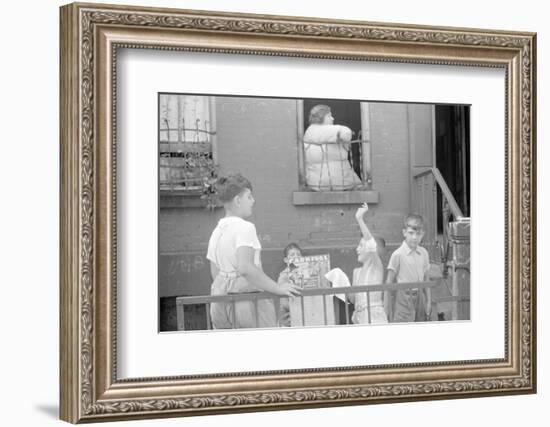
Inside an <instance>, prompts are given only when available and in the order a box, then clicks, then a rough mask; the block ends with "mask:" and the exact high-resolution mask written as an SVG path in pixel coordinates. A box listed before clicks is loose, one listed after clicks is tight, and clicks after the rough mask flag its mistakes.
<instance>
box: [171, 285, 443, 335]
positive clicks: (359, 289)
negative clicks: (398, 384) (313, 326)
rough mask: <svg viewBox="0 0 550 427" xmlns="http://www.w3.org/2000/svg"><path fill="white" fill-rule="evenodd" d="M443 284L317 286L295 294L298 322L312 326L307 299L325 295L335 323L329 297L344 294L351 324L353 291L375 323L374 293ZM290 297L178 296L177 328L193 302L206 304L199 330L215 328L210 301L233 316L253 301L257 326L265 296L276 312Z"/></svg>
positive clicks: (258, 294) (326, 319) (326, 320)
mask: <svg viewBox="0 0 550 427" xmlns="http://www.w3.org/2000/svg"><path fill="white" fill-rule="evenodd" d="M438 285H440V282H439V281H430V282H411V283H393V284H380V285H367V286H348V287H334V288H317V289H303V290H302V293H301V295H299V296H295V297H291V298H296V299H298V300H299V301H300V305H301V319H299V320H301V322H298V323H299V324H301V325H304V326H308V324H307V322H306V318H305V299H306V298H308V297H316V296H322V297H323V319H324V324H325V325H329V324H335V323H330V322H329V319H330V318H334V316H332V315H331V313H328V311H327V310H328V307H329V306H331V304H329V303H328V300H327V298H328V297H337V296H342V295H343V296H344V297H343V299H344V301H343V302H344V311H345V323H344V324H346V325H347V324H349V319H350V305H351V301H350V298H349V294H360V293H366V296H367V310H368V323H369V324H370V323H371V316H370V309H368V308H370V307H371V294H372V293H373V292H382V293H389V295H392V293H394V292H396V291H399V290H412V289H425V288H434V287H436V286H438ZM283 298H289V297H284V296H279V295H274V294H271V293H268V292H250V293H242V294H228V295H215V296H213V295H204V296H202V295H201V296H187V297H177V298H176V313H177V328H178V330H186V328H185V324H186V318H185V312H186V310H185V307H186V306H191V305H195V306H196V305H203V306H204V307H205V311H206V327H205V328H201V329H199V330H204V329H206V330H209V329H212V321H211V319H210V304H212V303H227V304H232V305H233V310H232V312H233V316H235V312H236V310H235V304H236V303H237V302H241V301H248V302H253V303H254V307H255V317H256V326H255V327H258V326H257V325H258V301H259V300H261V299H272V300H273V301H274V306H275V312H276V313H279V307H280V302H281V299H283ZM388 307H389V308H390V312H389V313H387V314H388V318H389V319H391V318H392V317H393V313H392V310H393V308H392V307H393V301H390V302H389V304H388ZM232 323H233V325H235V324H236V322H235V319H234V318H233V322H232ZM234 327H235V326H234Z"/></svg>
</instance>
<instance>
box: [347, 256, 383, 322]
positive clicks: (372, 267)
mask: <svg viewBox="0 0 550 427" xmlns="http://www.w3.org/2000/svg"><path fill="white" fill-rule="evenodd" d="M383 281H384V267H383V265H382V262H381V261H380V259H379V258H378V259H377V258H374V257H373V258H372V259H370V260H369V261H368V262H366V263H365V264H364V265H363V267H360V268H356V269H354V270H353V284H352V286H365V285H380V284H382V283H383ZM369 302H370V305H369ZM369 312H370V319H369ZM369 320H370V321H369ZM351 321H352V322H353V323H357V324H368V323H388V317H387V316H386V311H385V310H384V299H383V293H382V291H374V292H369V296H368V297H367V293H366V292H360V293H357V294H355V310H354V311H353V315H352V317H351Z"/></svg>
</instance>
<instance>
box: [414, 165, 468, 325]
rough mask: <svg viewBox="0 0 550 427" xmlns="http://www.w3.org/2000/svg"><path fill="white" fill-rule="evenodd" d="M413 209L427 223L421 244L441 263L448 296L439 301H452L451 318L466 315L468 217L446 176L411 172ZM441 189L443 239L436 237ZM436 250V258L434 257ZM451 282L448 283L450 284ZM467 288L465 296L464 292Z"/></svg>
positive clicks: (435, 172) (437, 172) (436, 171)
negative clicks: (413, 189) (438, 194)
mask: <svg viewBox="0 0 550 427" xmlns="http://www.w3.org/2000/svg"><path fill="white" fill-rule="evenodd" d="M414 184H415V185H414V188H415V192H414V194H413V196H414V198H415V204H416V206H415V207H416V210H417V212H418V213H419V214H420V215H422V217H423V218H424V220H425V223H426V224H430V225H432V226H431V227H425V236H424V240H423V241H424V245H425V246H426V247H427V248H428V249H429V251H430V249H431V251H430V252H431V256H432V259H434V260H435V261H436V262H438V263H440V264H441V265H442V266H443V278H444V281H445V283H446V284H447V287H448V290H449V292H450V294H451V296H449V297H446V298H442V299H441V300H440V302H451V303H452V319H453V320H457V319H464V318H469V301H470V295H469V287H470V285H469V280H470V218H469V217H465V216H464V214H463V212H462V210H461V209H460V207H459V206H458V203H457V202H456V199H455V198H454V196H453V194H452V193H451V190H450V189H449V187H448V185H447V183H446V182H445V179H444V178H443V176H442V175H441V173H440V171H439V170H438V169H437V168H429V169H426V170H424V171H422V172H420V173H418V174H415V175H414ZM438 188H439V190H440V192H441V198H442V199H441V218H442V230H443V235H442V236H441V237H442V242H439V240H438V238H437V235H436V234H437V233H436V229H437V211H436V209H437V189H438ZM435 249H438V252H439V259H436V258H437V257H436V256H434V253H435ZM449 281H450V283H449ZM465 291H467V292H468V293H467V295H465V294H463V293H464V292H465Z"/></svg>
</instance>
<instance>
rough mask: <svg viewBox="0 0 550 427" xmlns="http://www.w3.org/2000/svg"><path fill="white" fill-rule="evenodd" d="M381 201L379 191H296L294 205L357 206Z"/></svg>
mask: <svg viewBox="0 0 550 427" xmlns="http://www.w3.org/2000/svg"><path fill="white" fill-rule="evenodd" d="M378 200H379V193H378V191H374V190H369V191H365V190H360V191H294V192H293V193H292V203H293V204H294V205H298V206H299V205H356V204H361V203H364V202H367V203H369V204H376V203H378Z"/></svg>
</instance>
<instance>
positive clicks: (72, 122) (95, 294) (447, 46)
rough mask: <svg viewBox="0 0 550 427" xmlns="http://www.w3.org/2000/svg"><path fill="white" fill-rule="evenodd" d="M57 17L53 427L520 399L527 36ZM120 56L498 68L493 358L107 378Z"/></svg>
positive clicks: (133, 15) (85, 9)
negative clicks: (498, 241) (142, 53)
mask: <svg viewBox="0 0 550 427" xmlns="http://www.w3.org/2000/svg"><path fill="white" fill-rule="evenodd" d="M60 21H61V41H60V42H61V46H60V52H61V81H60V91H61V94H60V105H61V107H60V108H61V112H60V135H61V202H60V203H61V205H60V212H61V219H60V233H61V235H60V245H61V247H60V263H61V265H60V307H61V309H60V328H61V330H60V376H61V377H60V384H61V411H60V414H61V415H60V416H61V419H63V420H65V421H69V422H72V423H78V422H94V421H112V420H124V419H137V418H155V417H169V416H190V415H202V414H217V413H228V412H246V411H260V410H276V409H278V410H280V409H296V408H312V407H321V406H333V405H358V404H370V403H383V402H401V401H411V400H430V399H443V398H458V397H479V396H489V395H497V394H520V393H534V392H535V391H536V286H535V285H536V253H535V251H536V245H535V243H536V242H535V235H536V182H535V179H536V178H535V177H536V169H535V166H536V164H535V158H536V145H535V137H536V128H535V123H536V117H535V105H536V102H535V93H536V86H535V83H536V43H535V42H536V36H535V34H533V33H518V32H506V31H492V30H479V29H457V28H437V27H422V26H410V25H400V24H399V25H397V24H381V23H368V22H353V21H330V20H322V19H315V18H296V17H283V16H263V15H246V14H231V13H215V12H201V11H189V10H173V9H157V8H141V7H122V6H111V5H95V4H78V3H75V4H70V5H67V6H63V7H62V8H61V19H60ZM122 48H124V49H150V50H169V51H179V52H202V53H204V54H219V53H223V54H227V55H237V54H239V55H257V56H266V57H268V56H271V57H272V56H276V57H298V58H314V59H318V60H320V61H325V60H327V61H328V60H333V59H337V60H344V61H347V60H349V61H373V62H388V63H403V64H435V65H444V66H448V67H490V68H498V69H501V70H504V72H505V87H503V90H502V97H503V98H505V116H506V117H505V120H504V123H505V130H504V135H505V140H504V141H502V142H501V145H504V146H505V165H504V169H505V175H504V176H503V177H502V180H503V181H504V188H505V204H504V205H505V212H504V213H503V215H504V218H505V221H504V224H505V229H504V230H502V233H503V235H504V236H505V237H504V242H505V247H504V248H503V250H502V249H498V248H497V250H496V251H495V252H494V256H501V254H502V256H503V257H504V259H505V261H504V265H505V271H504V278H505V280H504V283H502V287H503V294H504V301H505V308H504V312H505V315H504V324H503V325H502V327H503V328H504V337H505V339H504V342H503V343H502V346H503V354H504V357H503V358H498V359H479V360H466V361H464V360H457V361H444V362H440V361H437V360H434V361H430V362H423V363H409V364H383V365H377V366H335V367H333V368H326V367H325V368H318V367H315V366H312V367H310V368H308V369H288V370H276V371H269V370H268V371H261V372H258V371H254V372H238V373H226V372H218V373H214V374H212V373H209V374H207V375H182V376H173V377H172V376H170V377H146V378H130V379H128V378H124V379H121V378H120V377H119V376H118V375H117V372H118V362H117V345H119V344H120V341H121V337H120V334H119V333H117V332H119V331H117V281H116V279H117V257H118V256H120V253H119V252H118V250H119V249H120V248H118V247H117V222H120V221H123V218H120V217H118V216H117V203H116V200H117V164H118V162H120V159H119V158H117V150H116V138H117V108H116V102H117V98H116V87H117V83H118V82H117V78H118V76H117V73H116V64H117V50H119V49H122ZM488 161H489V159H488ZM474 185H475V184H474ZM153 286H156V284H155V285H153ZM153 321H156V319H153ZM182 363H185V361H184V360H183V361H182Z"/></svg>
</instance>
